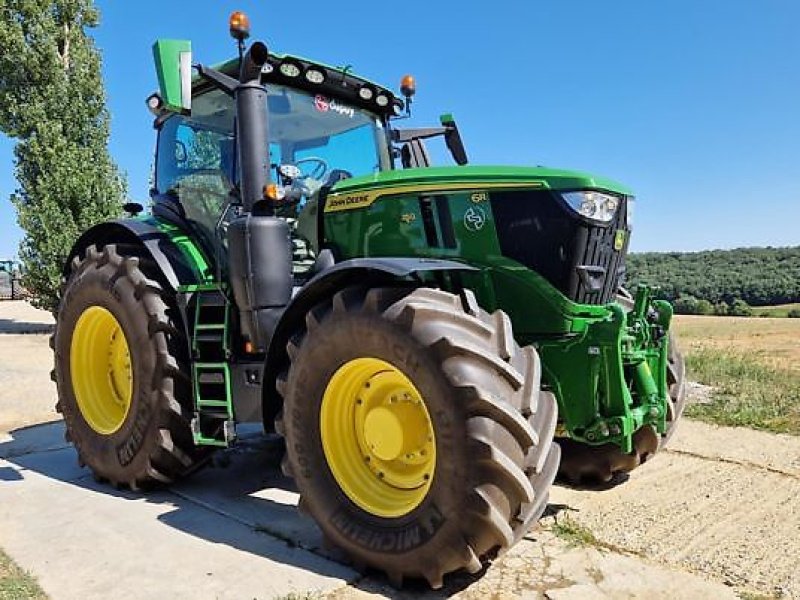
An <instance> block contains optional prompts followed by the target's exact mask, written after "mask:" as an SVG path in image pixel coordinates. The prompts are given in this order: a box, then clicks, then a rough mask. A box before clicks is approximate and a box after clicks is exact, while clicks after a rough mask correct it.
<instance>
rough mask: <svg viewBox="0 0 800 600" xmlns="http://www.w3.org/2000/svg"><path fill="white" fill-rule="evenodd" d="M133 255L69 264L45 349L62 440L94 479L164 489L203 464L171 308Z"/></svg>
mask: <svg viewBox="0 0 800 600" xmlns="http://www.w3.org/2000/svg"><path fill="white" fill-rule="evenodd" d="M137 250H138V249H137V248H135V247H124V248H123V247H118V246H116V245H108V246H104V247H103V248H102V250H101V251H98V250H97V249H96V248H95V247H94V246H91V247H89V248H88V249H87V251H86V255H85V257H84V258H83V259H78V258H76V259H75V261H73V264H72V272H71V274H70V277H69V280H68V281H67V284H66V287H65V290H64V294H63V298H62V301H61V305H60V307H59V312H58V318H57V319H56V330H55V333H54V335H53V338H52V341H51V345H52V347H53V349H54V351H55V369H54V370H53V374H52V376H53V379H54V381H55V382H56V385H57V387H58V396H59V400H58V404H57V405H56V409H57V410H58V411H59V412H61V413H63V415H64V421H65V424H66V427H67V432H66V435H67V439H68V440H70V441H72V443H73V444H74V445H75V448H76V449H77V451H78V457H79V460H80V462H81V463H82V464H85V465H87V466H88V467H89V468H90V469H91V470H92V471H93V473H94V474H95V476H96V477H97V478H99V479H102V480H108V481H110V482H111V483H112V484H114V485H127V486H129V487H131V488H134V489H135V488H138V487H141V486H144V485H148V484H152V483H168V482H170V481H172V480H173V479H174V478H176V477H178V476H180V475H183V474H185V473H187V472H189V471H190V470H192V469H193V468H195V467H196V466H197V465H198V464H199V462H200V461H201V460H202V459H203V458H204V456H205V454H204V453H203V452H202V451H200V450H199V449H197V448H195V446H194V444H193V441H192V435H191V431H190V427H189V419H190V415H191V387H190V381H189V376H188V372H189V371H188V369H187V365H186V361H185V358H186V357H185V353H186V348H187V344H186V339H185V336H184V334H183V333H182V330H181V328H180V324H179V321H178V316H177V314H176V312H175V308H174V304H173V302H172V300H173V298H172V297H171V295H170V294H169V293H168V292H166V291H165V290H164V288H162V286H161V285H160V284H159V283H158V281H157V279H156V278H157V275H158V268H157V267H156V265H155V264H153V263H152V262H150V261H149V260H148V259H147V258H145V257H141V256H135V255H134V253H136V251H137Z"/></svg>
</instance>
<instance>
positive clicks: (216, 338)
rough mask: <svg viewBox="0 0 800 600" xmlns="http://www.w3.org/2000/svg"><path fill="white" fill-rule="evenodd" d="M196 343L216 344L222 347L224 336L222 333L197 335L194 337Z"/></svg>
mask: <svg viewBox="0 0 800 600" xmlns="http://www.w3.org/2000/svg"><path fill="white" fill-rule="evenodd" d="M195 339H196V340H197V341H198V342H206V343H217V344H220V345H222V343H223V342H224V341H225V336H224V334H223V333H222V332H219V333H198V334H197V335H196V336H195Z"/></svg>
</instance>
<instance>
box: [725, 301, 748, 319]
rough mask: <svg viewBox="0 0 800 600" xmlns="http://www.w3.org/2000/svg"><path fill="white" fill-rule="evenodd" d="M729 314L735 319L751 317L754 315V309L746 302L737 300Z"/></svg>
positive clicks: (732, 304)
mask: <svg viewBox="0 0 800 600" xmlns="http://www.w3.org/2000/svg"><path fill="white" fill-rule="evenodd" d="M728 314H729V315H731V316H733V317H750V316H752V315H753V309H752V308H750V305H749V304H747V302H745V301H744V300H742V299H740V298H736V299H735V300H734V301H733V302H732V303H731V307H730V310H729V311H728Z"/></svg>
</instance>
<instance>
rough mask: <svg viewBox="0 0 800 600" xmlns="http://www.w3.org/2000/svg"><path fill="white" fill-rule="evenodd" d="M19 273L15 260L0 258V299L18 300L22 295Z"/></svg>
mask: <svg viewBox="0 0 800 600" xmlns="http://www.w3.org/2000/svg"><path fill="white" fill-rule="evenodd" d="M20 275H21V273H20V265H19V263H18V262H17V261H15V260H0V300H20V299H22V298H23V297H24V295H25V290H24V289H23V288H22V282H21V281H20Z"/></svg>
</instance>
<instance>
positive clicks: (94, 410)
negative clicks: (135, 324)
mask: <svg viewBox="0 0 800 600" xmlns="http://www.w3.org/2000/svg"><path fill="white" fill-rule="evenodd" d="M70 376H71V379H72V389H73V392H74V393H75V400H76V402H77V404H78V409H79V410H80V412H81V415H82V416H83V418H84V420H85V421H86V423H87V424H88V425H89V427H91V428H92V429H94V430H95V431H96V432H97V433H99V434H102V435H110V434H112V433H114V432H116V431H118V430H119V428H120V427H122V424H123V423H124V422H125V418H126V417H127V416H128V411H129V410H130V405H131V399H132V397H133V368H132V366H131V356H130V349H129V348H128V341H127V339H126V338H125V333H124V332H123V331H122V326H121V325H120V324H119V321H117V319H116V317H114V315H113V314H111V312H110V311H109V310H108V309H106V308H103V307H102V306H90V307H89V308H87V309H86V310H85V311H83V313H81V316H80V317H79V318H78V321H77V323H75V329H74V330H73V332H72V342H71V345H70Z"/></svg>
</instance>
